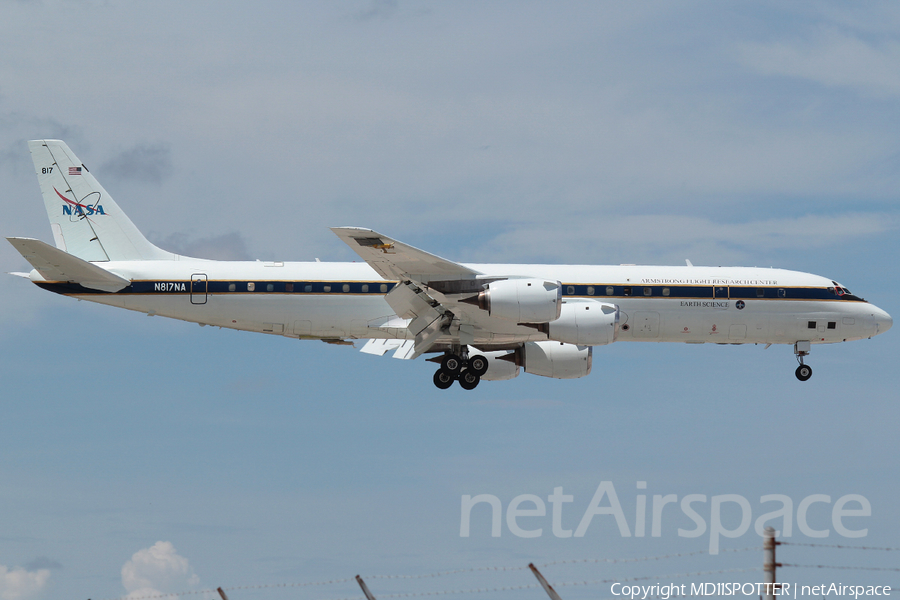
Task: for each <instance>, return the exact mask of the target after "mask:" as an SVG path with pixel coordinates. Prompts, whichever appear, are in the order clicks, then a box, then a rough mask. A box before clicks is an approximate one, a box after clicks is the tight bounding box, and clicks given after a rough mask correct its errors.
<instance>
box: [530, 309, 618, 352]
mask: <svg viewBox="0 0 900 600" xmlns="http://www.w3.org/2000/svg"><path fill="white" fill-rule="evenodd" d="M618 333H619V307H618V306H616V305H615V304H608V303H606V302H598V301H597V300H567V301H566V302H565V303H564V304H563V306H562V311H560V315H559V318H558V319H557V320H555V321H552V322H550V323H549V326H548V327H547V336H548V337H549V338H550V339H551V340H555V341H557V342H566V343H568V344H578V345H582V346H605V345H606V344H612V343H613V342H614V341H616V336H617V335H618Z"/></svg>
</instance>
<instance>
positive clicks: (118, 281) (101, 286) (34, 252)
mask: <svg viewBox="0 0 900 600" xmlns="http://www.w3.org/2000/svg"><path fill="white" fill-rule="evenodd" d="M6 239H7V240H8V241H9V243H10V244H12V245H13V247H14V248H15V249H16V250H18V251H19V254H21V255H22V256H23V257H24V258H25V260H27V261H28V262H29V263H31V266H32V267H34V268H35V270H36V271H37V272H38V273H40V275H41V277H43V278H44V279H45V280H47V281H66V282H72V283H78V284H81V285H82V286H84V287H86V288H90V289H92V290H100V291H103V292H118V291H119V290H121V289H123V288H125V287H127V286H129V285H130V284H131V282H130V281H128V280H127V279H125V278H123V277H119V276H118V275H116V274H115V273H110V272H109V271H107V270H106V269H102V268H100V267H98V266H97V265H94V264H91V263H89V262H87V261H86V260H81V259H80V258H78V257H77V256H72V255H71V254H69V253H67V252H63V251H62V250H59V249H58V248H54V247H53V246H51V245H49V244H45V243H44V242H42V241H41V240H35V239H32V238H15V237H12V238H6Z"/></svg>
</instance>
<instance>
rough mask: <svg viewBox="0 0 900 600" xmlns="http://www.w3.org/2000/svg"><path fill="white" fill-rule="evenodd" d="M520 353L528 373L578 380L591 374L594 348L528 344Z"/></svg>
mask: <svg viewBox="0 0 900 600" xmlns="http://www.w3.org/2000/svg"><path fill="white" fill-rule="evenodd" d="M519 352H520V358H521V362H522V366H523V367H524V368H525V372H526V373H531V374H532V375H540V376H541V377H553V378H554V379H577V378H579V377H584V376H585V375H588V374H589V373H590V372H591V362H592V361H593V348H592V347H591V346H576V345H573V344H564V343H561V342H526V343H525V345H524V346H523V347H522V349H521V350H520V351H519Z"/></svg>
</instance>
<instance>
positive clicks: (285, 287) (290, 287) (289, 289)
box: [284, 283, 294, 292]
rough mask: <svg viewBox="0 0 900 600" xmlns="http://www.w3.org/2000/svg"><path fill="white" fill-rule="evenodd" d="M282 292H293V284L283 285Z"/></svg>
mask: <svg viewBox="0 0 900 600" xmlns="http://www.w3.org/2000/svg"><path fill="white" fill-rule="evenodd" d="M284 291H286V292H293V291H294V284H293V283H286V284H284Z"/></svg>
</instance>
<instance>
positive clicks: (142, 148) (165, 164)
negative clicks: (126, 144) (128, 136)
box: [100, 144, 172, 184]
mask: <svg viewBox="0 0 900 600" xmlns="http://www.w3.org/2000/svg"><path fill="white" fill-rule="evenodd" d="M100 171H101V173H103V174H104V175H107V174H108V175H112V176H113V177H118V178H119V179H131V180H134V181H140V182H142V183H154V184H160V183H162V181H163V179H165V178H166V177H168V176H169V174H170V173H171V172H172V159H171V152H170V150H169V146H168V145H167V144H137V145H136V146H134V147H133V148H130V149H128V150H125V151H124V152H121V153H120V154H119V155H118V156H116V157H115V158H113V159H111V160H109V161H107V162H106V163H104V164H103V165H101V167H100Z"/></svg>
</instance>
